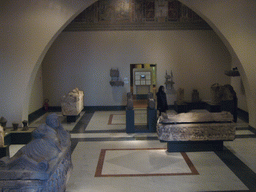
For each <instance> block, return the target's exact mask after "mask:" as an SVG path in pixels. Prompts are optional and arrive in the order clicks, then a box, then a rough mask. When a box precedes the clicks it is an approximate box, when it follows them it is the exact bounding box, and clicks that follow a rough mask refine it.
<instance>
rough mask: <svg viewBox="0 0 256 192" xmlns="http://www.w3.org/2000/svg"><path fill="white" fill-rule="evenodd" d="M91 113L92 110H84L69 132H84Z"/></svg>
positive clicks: (92, 112)
mask: <svg viewBox="0 0 256 192" xmlns="http://www.w3.org/2000/svg"><path fill="white" fill-rule="evenodd" d="M93 115H94V111H85V113H84V115H83V116H82V117H81V119H80V120H79V122H78V123H77V124H76V126H75V127H74V128H73V130H72V131H70V133H84V132H85V130H86V127H87V126H88V124H89V123H90V121H91V119H92V116H93Z"/></svg>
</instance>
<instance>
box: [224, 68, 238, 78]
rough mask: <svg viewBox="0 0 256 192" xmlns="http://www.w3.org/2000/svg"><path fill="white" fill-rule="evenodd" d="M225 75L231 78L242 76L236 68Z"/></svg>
mask: <svg viewBox="0 0 256 192" xmlns="http://www.w3.org/2000/svg"><path fill="white" fill-rule="evenodd" d="M225 75H227V76H231V77H237V76H240V73H239V71H238V69H237V67H235V68H233V69H232V70H229V71H225Z"/></svg>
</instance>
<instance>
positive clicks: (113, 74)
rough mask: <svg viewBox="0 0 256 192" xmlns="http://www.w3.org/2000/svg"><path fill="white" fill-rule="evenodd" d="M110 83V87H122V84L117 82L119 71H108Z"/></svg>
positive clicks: (119, 81)
mask: <svg viewBox="0 0 256 192" xmlns="http://www.w3.org/2000/svg"><path fill="white" fill-rule="evenodd" d="M110 77H111V81H110V82H109V83H110V85H111V86H124V82H123V81H121V80H119V70H118V69H112V68H111V69H110Z"/></svg>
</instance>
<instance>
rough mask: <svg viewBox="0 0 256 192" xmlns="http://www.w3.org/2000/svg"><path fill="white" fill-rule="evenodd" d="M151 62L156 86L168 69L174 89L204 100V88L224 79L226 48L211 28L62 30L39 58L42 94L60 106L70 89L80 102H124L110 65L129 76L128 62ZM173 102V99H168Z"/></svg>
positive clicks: (206, 94) (188, 97)
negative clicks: (76, 92)
mask: <svg viewBox="0 0 256 192" xmlns="http://www.w3.org/2000/svg"><path fill="white" fill-rule="evenodd" d="M135 63H153V64H157V85H158V86H160V85H162V84H164V82H165V78H164V76H165V72H166V70H167V71H168V73H170V72H171V70H172V71H173V74H174V81H175V83H176V84H175V85H174V87H175V88H176V89H178V88H179V87H182V88H184V89H185V99H186V100H191V93H192V89H198V90H199V93H200V97H201V98H202V99H207V100H209V99H210V86H211V85H212V84H214V83H219V84H222V85H224V84H227V83H230V77H227V76H226V75H224V71H225V70H229V69H230V68H231V58H230V54H229V52H228V51H227V49H226V47H225V46H224V45H223V43H222V42H221V41H220V39H219V38H218V37H217V36H216V34H215V33H214V32H213V31H210V30H207V31H189V30H186V31H180V30H178V31H104V32H62V33H61V34H60V36H59V37H58V38H57V39H56V41H55V42H54V43H53V45H52V47H51V48H50V49H49V51H48V53H47V54H46V56H45V58H44V60H43V63H42V65H43V79H44V83H43V84H44V98H48V99H49V100H50V105H51V106H60V98H61V96H62V95H64V94H66V93H67V92H68V91H70V90H72V89H73V88H75V87H78V88H79V89H81V90H83V91H84V92H85V98H84V104H85V105H86V106H108V105H126V93H127V92H129V91H130V87H129V85H128V84H126V85H125V86H124V87H111V86H110V84H109V81H110V79H111V78H110V75H109V72H110V69H111V68H118V69H119V71H120V74H121V78H122V79H123V78H125V77H128V79H130V78H129V76H130V64H135ZM172 103H173V101H172Z"/></svg>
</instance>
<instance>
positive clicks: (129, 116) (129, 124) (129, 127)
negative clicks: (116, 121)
mask: <svg viewBox="0 0 256 192" xmlns="http://www.w3.org/2000/svg"><path fill="white" fill-rule="evenodd" d="M126 133H135V126H134V110H126Z"/></svg>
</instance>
